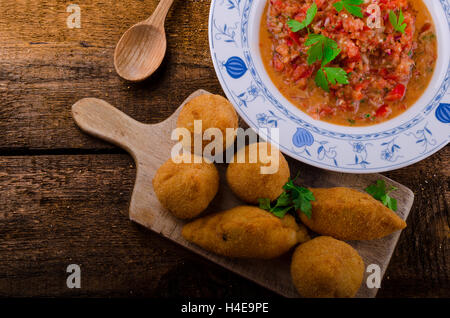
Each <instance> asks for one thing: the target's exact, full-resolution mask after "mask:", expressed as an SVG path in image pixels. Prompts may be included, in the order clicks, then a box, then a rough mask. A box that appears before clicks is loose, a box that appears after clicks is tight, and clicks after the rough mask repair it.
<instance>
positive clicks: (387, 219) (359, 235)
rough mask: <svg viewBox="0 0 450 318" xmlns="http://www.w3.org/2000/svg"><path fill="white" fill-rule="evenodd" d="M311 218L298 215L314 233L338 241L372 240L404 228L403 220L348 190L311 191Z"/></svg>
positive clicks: (377, 204) (368, 198) (361, 194)
mask: <svg viewBox="0 0 450 318" xmlns="http://www.w3.org/2000/svg"><path fill="white" fill-rule="evenodd" d="M310 190H311V191H312V193H313V194H314V197H315V198H316V200H315V201H312V202H311V203H312V217H311V219H308V218H307V217H306V215H304V214H303V213H300V218H301V220H302V222H303V223H304V224H305V225H306V226H307V227H309V228H310V229H311V230H313V231H314V232H316V233H318V234H321V235H329V236H332V237H334V238H337V239H340V240H373V239H377V238H381V237H384V236H386V235H389V234H391V233H393V232H395V231H398V230H401V229H404V228H405V227H406V223H405V221H403V220H402V219H401V218H400V217H398V216H397V214H395V213H394V212H393V211H392V210H390V209H389V208H387V207H385V206H384V205H383V204H382V203H381V202H379V201H377V200H375V199H374V198H373V197H372V196H370V195H369V194H367V193H363V192H360V191H357V190H354V189H350V188H330V189H310Z"/></svg>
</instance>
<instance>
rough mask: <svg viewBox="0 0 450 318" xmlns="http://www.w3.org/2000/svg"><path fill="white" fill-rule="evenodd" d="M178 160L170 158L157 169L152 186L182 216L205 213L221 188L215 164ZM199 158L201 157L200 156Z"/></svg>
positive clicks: (159, 198)
mask: <svg viewBox="0 0 450 318" xmlns="http://www.w3.org/2000/svg"><path fill="white" fill-rule="evenodd" d="M195 157H197V156H192V161H191V162H192V163H175V162H173V161H172V159H169V160H167V161H166V162H165V163H164V164H163V165H162V166H161V167H160V168H159V169H158V171H156V174H155V177H154V178H153V188H154V190H155V193H156V196H157V197H158V200H159V202H160V203H161V205H162V206H163V207H165V208H166V209H167V210H169V211H170V212H172V213H173V214H174V215H175V216H176V217H178V218H180V219H190V218H193V217H196V216H198V215H199V214H200V213H202V212H203V211H204V210H205V209H206V208H207V207H208V205H209V203H210V202H211V201H212V199H214V197H215V196H216V194H217V191H218V190H219V173H218V171H217V168H216V167H215V166H214V164H212V163H209V162H206V161H205V160H202V163H194V158H195ZM197 158H199V157H197Z"/></svg>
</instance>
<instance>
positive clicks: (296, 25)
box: [287, 2, 317, 32]
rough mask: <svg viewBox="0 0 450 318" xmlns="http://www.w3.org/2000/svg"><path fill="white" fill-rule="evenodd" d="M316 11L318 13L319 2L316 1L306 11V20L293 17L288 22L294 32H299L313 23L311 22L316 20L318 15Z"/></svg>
mask: <svg viewBox="0 0 450 318" xmlns="http://www.w3.org/2000/svg"><path fill="white" fill-rule="evenodd" d="M316 13H317V4H316V3H315V2H314V3H313V4H312V6H310V7H309V8H308V10H307V11H306V18H305V20H303V21H302V22H299V21H297V20H292V19H291V20H289V21H288V22H287V24H288V26H289V28H290V29H291V31H292V32H298V31H300V30H303V29H304V28H306V27H307V26H308V25H310V24H311V22H312V21H313V20H314V17H315V16H316Z"/></svg>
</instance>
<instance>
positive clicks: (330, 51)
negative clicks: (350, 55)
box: [322, 39, 341, 66]
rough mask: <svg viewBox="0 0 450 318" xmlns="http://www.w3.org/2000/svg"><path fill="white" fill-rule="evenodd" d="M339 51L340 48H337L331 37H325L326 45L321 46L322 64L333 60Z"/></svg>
mask: <svg viewBox="0 0 450 318" xmlns="http://www.w3.org/2000/svg"><path fill="white" fill-rule="evenodd" d="M339 53H341V50H340V49H339V48H338V45H337V43H336V42H335V41H333V40H332V39H327V41H326V45H325V46H324V48H323V60H322V66H324V65H327V64H328V63H330V62H331V61H333V60H334V59H335V58H336V57H337V56H338V55H339Z"/></svg>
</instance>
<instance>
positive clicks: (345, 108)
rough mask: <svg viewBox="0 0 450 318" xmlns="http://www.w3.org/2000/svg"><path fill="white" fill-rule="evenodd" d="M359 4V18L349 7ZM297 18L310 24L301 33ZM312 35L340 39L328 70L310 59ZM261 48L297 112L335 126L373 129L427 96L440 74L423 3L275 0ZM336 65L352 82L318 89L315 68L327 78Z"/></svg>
mask: <svg viewBox="0 0 450 318" xmlns="http://www.w3.org/2000/svg"><path fill="white" fill-rule="evenodd" d="M337 2H340V3H338V4H337ZM358 3H360V5H354V4H358ZM352 4H353V5H352ZM339 5H340V6H341V10H340V11H339V12H338V10H337V9H336V8H339ZM370 5H372V7H369V6H370ZM373 5H377V6H378V8H379V12H380V15H379V17H380V19H379V20H378V22H379V24H378V25H376V26H375V27H374V25H373V24H372V25H371V24H370V23H368V21H369V19H372V18H373V14H372V13H373V12H375V11H372V12H368V11H370V10H368V9H370V8H373ZM312 6H314V10H315V12H314V14H311V13H312V12H309V11H312ZM350 6H352V7H353V8H349V7H350ZM355 7H359V8H360V16H357V15H355V13H354V10H350V9H354V8H355ZM342 8H344V9H342ZM346 8H347V9H348V10H347V9H346ZM352 12H353V13H352ZM392 16H394V17H395V18H397V20H395V19H394V20H393V17H392ZM311 17H313V18H311ZM293 20H295V21H294V23H297V24H298V25H300V24H299V23H298V22H301V23H303V24H306V23H307V22H305V21H308V23H309V25H308V26H307V27H304V25H303V26H302V29H300V28H298V29H300V30H296V29H294V28H293V27H292V25H294V24H292V22H293ZM297 21H298V22H297ZM371 21H373V20H370V21H369V22H371ZM396 22H399V24H398V25H397V26H396ZM400 24H402V25H400ZM401 26H403V27H401ZM294 31H296V32H294ZM311 35H314V36H315V37H316V38H318V37H319V36H320V37H322V38H324V39H325V38H326V39H331V40H329V41H330V42H332V43H334V44H335V45H336V44H337V46H336V53H339V54H336V57H335V58H334V59H333V60H332V61H331V62H330V63H329V65H327V66H329V68H328V70H330V71H329V72H328V71H327V68H323V63H322V64H321V62H320V60H315V61H310V56H308V55H311V46H310V45H311V43H312V42H313V41H310V39H311ZM260 50H261V56H262V60H263V63H264V66H265V68H266V70H267V72H268V74H269V76H270V78H271V79H272V81H273V83H274V84H275V86H276V87H277V88H278V89H279V90H280V92H281V93H282V94H283V95H284V96H285V97H286V98H287V99H288V100H289V101H290V102H292V103H293V104H294V105H295V106H297V107H298V108H299V109H301V110H302V111H304V112H305V113H307V114H309V115H310V116H311V117H313V118H314V119H318V120H323V121H327V122H330V123H333V124H338V125H345V126H368V125H373V124H378V123H380V122H383V121H386V120H389V119H392V118H394V117H395V116H397V115H399V114H401V113H402V112H404V111H405V110H406V109H408V107H410V106H411V105H412V104H414V103H415V102H416V100H417V99H418V98H419V97H420V96H421V95H422V94H423V92H424V91H425V89H426V88H427V86H428V84H429V82H430V80H431V77H432V75H433V72H434V68H435V64H436V60H437V39H436V33H435V28H434V25H433V21H432V18H431V15H430V13H429V12H428V9H427V8H426V6H425V4H424V3H423V2H422V0H366V1H364V2H363V1H361V0H360V1H355V0H340V1H339V0H331V1H329V0H269V1H268V4H267V7H266V10H265V13H264V15H263V18H262V21H261V31H260ZM325 54H326V52H325V50H324V53H323V56H324V57H323V59H325ZM321 56H322V54H320V57H321ZM331 68H332V69H335V70H337V69H339V70H342V73H343V76H346V79H343V80H342V81H338V82H336V81H333V80H331V81H330V82H329V87H328V84H327V87H326V88H327V89H324V88H323V86H321V87H319V86H320V85H318V82H317V78H316V76H317V73H318V72H321V71H322V69H323V70H324V71H323V78H324V79H326V78H327V77H328V78H329V76H330V75H331ZM344 71H345V72H344ZM328 73H330V74H328ZM341 75H342V74H341ZM344 80H345V81H344Z"/></svg>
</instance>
